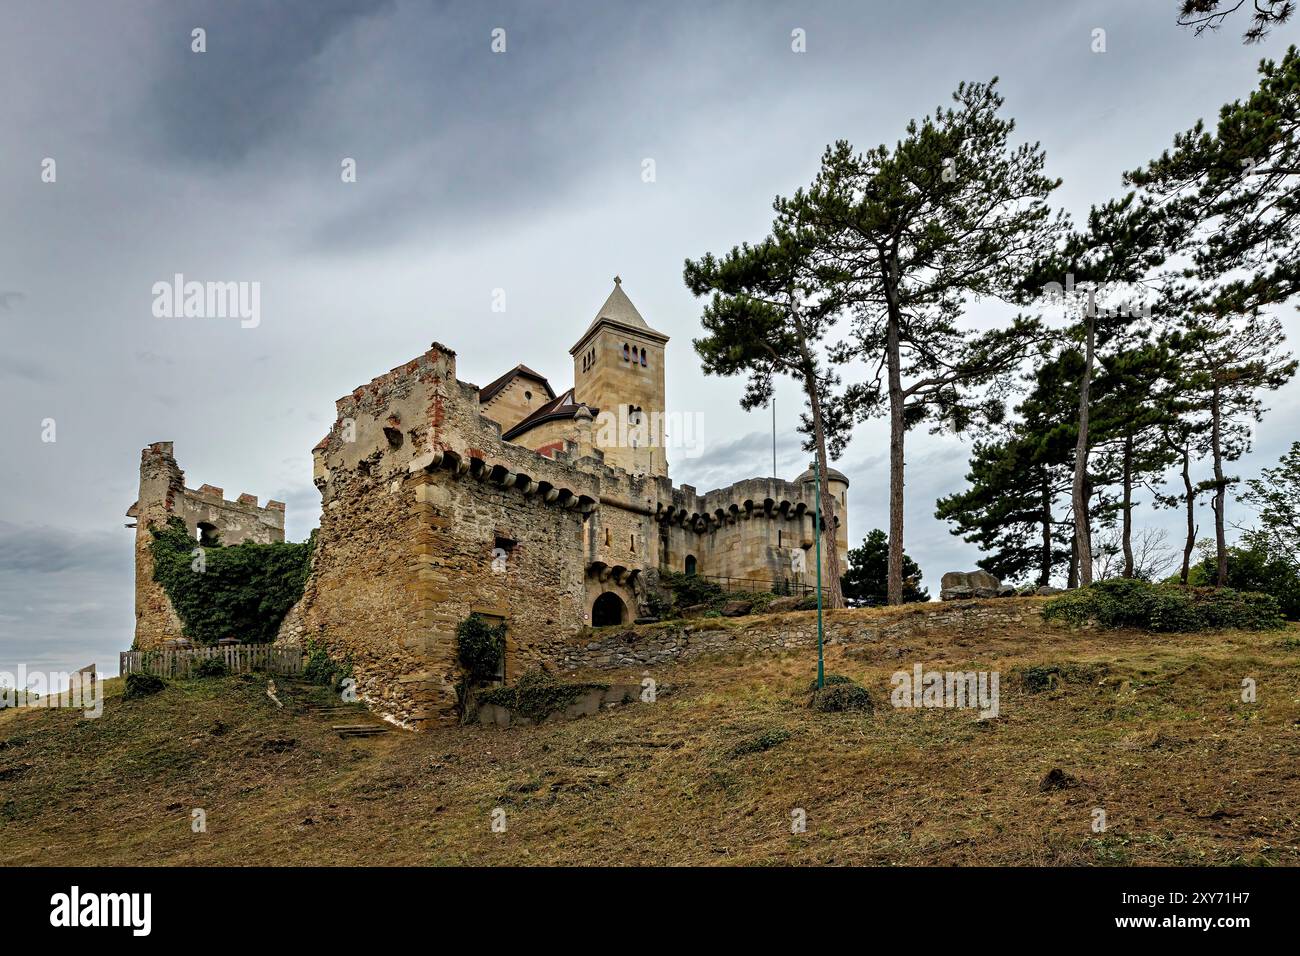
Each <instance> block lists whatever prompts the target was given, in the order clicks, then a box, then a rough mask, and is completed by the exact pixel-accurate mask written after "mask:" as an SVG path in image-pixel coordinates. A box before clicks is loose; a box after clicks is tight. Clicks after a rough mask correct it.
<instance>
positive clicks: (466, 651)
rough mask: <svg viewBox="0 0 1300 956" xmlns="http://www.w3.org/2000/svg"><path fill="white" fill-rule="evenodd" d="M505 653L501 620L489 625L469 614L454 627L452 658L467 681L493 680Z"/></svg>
mask: <svg viewBox="0 0 1300 956" xmlns="http://www.w3.org/2000/svg"><path fill="white" fill-rule="evenodd" d="M505 652H506V625H505V622H504V621H502V622H501V623H500V624H489V623H488V622H487V621H485V620H484V619H483V618H482V617H480V616H479V615H477V614H471V615H470V616H469V617H467V618H465V619H464V620H463V621H461V622H460V623H459V624H457V625H456V657H457V658H458V659H459V660H460V666H461V667H463V668H465V673H466V676H467V677H468V678H469V679H470V680H471V681H476V682H482V681H489V680H493V679H495V678H496V676H497V675H498V674H499V673H500V672H501V659H502V657H503V656H504V654H505Z"/></svg>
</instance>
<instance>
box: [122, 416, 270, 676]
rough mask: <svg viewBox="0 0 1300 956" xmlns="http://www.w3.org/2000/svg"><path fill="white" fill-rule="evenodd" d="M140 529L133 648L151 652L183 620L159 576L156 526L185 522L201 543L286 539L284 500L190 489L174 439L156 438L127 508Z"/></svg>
mask: <svg viewBox="0 0 1300 956" xmlns="http://www.w3.org/2000/svg"><path fill="white" fill-rule="evenodd" d="M127 517H130V518H134V519H135V523H134V525H127V527H128V528H132V527H133V528H134V529H135V638H134V641H133V644H132V647H133V648H134V649H136V650H147V649H150V648H155V647H161V646H162V644H163V642H164V641H166V640H169V639H172V638H177V637H180V636H181V621H180V617H179V616H178V615H177V613H176V609H175V608H174V607H172V602H171V599H170V598H168V597H167V593H166V591H164V590H163V587H162V585H161V584H158V583H157V582H156V581H154V579H153V570H154V564H153V550H152V544H153V533H152V532H153V529H155V528H162V527H164V526H166V524H167V522H168V520H169V519H170V518H172V517H178V518H180V519H181V520H182V521H184V522H185V527H186V529H187V530H188V531H189V534H190V536H191V537H192V538H194V542H195V546H196V547H197V546H198V545H199V543H200V541H201V540H203V539H205V538H206V539H207V540H215V541H219V542H220V543H221V544H223V545H233V544H242V543H243V542H245V541H252V542H255V543H257V544H270V543H273V542H278V541H283V540H284V504H283V502H279V501H268V502H267V503H266V507H258V504H257V498H256V497H255V496H253V495H250V494H241V495H240V496H239V497H238V498H237V499H236V500H234V501H227V500H225V497H224V492H223V491H222V489H220V488H217V487H215V486H213V485H206V484H205V485H203V486H201V487H200V488H198V489H197V490H193V489H190V488H186V487H185V473H184V472H183V471H181V469H180V466H179V465H178V464H177V463H176V458H175V456H174V454H173V445H172V443H171V442H169V441H168V442H154V443H153V444H152V445H149V446H147V447H146V448H144V449H143V450H142V451H141V452H140V490H139V494H138V496H137V498H136V501H135V504H133V505H132V506H131V508H130V509H129V510H128V511H127Z"/></svg>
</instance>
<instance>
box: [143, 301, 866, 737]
mask: <svg viewBox="0 0 1300 956" xmlns="http://www.w3.org/2000/svg"><path fill="white" fill-rule="evenodd" d="M667 343H668V336H666V335H664V334H663V333H662V332H658V331H656V330H655V329H653V328H651V327H650V325H649V324H648V323H647V322H646V321H645V319H644V318H642V316H641V314H640V313H639V312H638V311H637V309H636V307H635V306H634V305H633V304H632V302H631V300H630V299H629V298H628V296H627V294H626V293H625V292H624V291H623V288H622V284H621V281H620V280H619V279H618V278H615V280H614V289H613V291H612V292H611V293H610V294H609V297H608V298H607V299H606V300H605V303H604V305H602V306H601V307H600V309H599V311H598V312H597V313H596V316H595V318H594V319H593V320H592V322H591V324H590V325H589V326H588V327H587V329H586V331H584V332H583V333H582V335H581V336H580V337H579V338H578V340H577V342H576V343H575V344H574V346H573V348H571V349H570V350H569V352H570V355H571V356H572V358H573V386H572V387H571V388H569V389H567V390H566V391H564V392H561V393H558V394H557V393H556V392H555V391H554V389H553V388H552V387H551V385H550V383H549V382H548V381H547V380H546V378H544V377H543V376H542V375H540V374H538V373H537V372H535V371H533V370H532V369H530V368H528V367H527V366H525V365H522V364H521V365H516V366H515V367H514V368H512V369H511V370H510V371H508V372H506V373H505V374H504V375H502V376H501V377H499V378H498V379H496V380H495V381H493V382H491V383H490V384H489V385H487V386H485V387H483V388H479V387H478V386H475V385H471V384H469V383H466V382H462V381H460V380H458V379H457V378H456V354H455V353H454V352H452V351H451V350H450V349H447V348H445V347H444V346H442V345H440V344H437V343H434V344H433V345H432V346H431V348H430V349H429V350H428V351H427V352H425V353H424V354H423V355H420V356H418V357H417V358H415V359H413V360H411V361H410V362H407V363H406V364H405V365H401V366H398V367H397V368H394V369H392V370H391V371H389V372H388V373H386V374H384V375H381V376H379V377H378V378H376V379H374V380H372V381H371V382H369V383H368V384H366V385H363V386H361V387H360V388H357V389H356V390H354V391H353V392H352V393H351V394H349V395H346V396H344V397H343V398H340V399H339V400H338V401H337V402H336V410H337V420H336V421H335V423H334V426H333V427H332V428H331V429H330V432H329V434H328V435H326V436H325V437H324V438H323V439H322V440H321V441H320V443H319V444H317V445H316V447H315V448H314V449H313V452H312V455H313V461H314V480H315V484H316V487H317V488H318V489H319V490H320V493H321V503H322V513H321V524H320V530H319V532H318V534H317V542H316V549H315V551H314V553H313V558H312V568H311V573H310V576H309V578H308V581H307V585H306V588H305V590H304V593H303V597H302V599H301V600H300V601H299V602H298V604H297V605H296V606H295V607H294V608H293V610H292V611H290V613H289V615H288V616H287V617H286V619H285V621H284V623H283V625H282V627H281V629H280V637H279V642H303V641H307V640H315V641H319V642H322V643H323V644H324V645H325V646H326V647H327V648H328V649H329V651H330V653H331V655H333V656H336V657H340V658H342V657H349V658H350V659H351V660H352V663H353V672H354V675H355V676H356V678H357V689H358V691H359V693H360V694H361V695H362V697H363V698H364V699H365V700H366V701H367V702H368V703H369V704H370V705H371V706H372V707H373V708H374V709H376V710H377V711H380V712H381V713H384V714H386V715H388V716H390V717H391V718H393V719H395V720H398V721H399V722H401V723H404V724H407V725H410V726H416V727H418V726H420V725H422V724H424V723H425V722H428V721H434V722H438V721H446V720H450V719H451V718H452V715H453V714H454V709H455V704H456V692H455V682H456V670H457V668H456V649H455V644H456V639H455V629H456V625H457V623H458V622H459V621H460V620H462V619H463V618H464V617H465V616H467V615H468V614H470V613H478V614H480V615H482V616H484V617H487V618H489V619H495V620H501V621H504V622H505V623H506V625H507V646H506V655H505V664H504V673H503V675H502V676H503V677H506V678H507V679H513V678H514V677H515V676H517V675H518V674H520V673H521V672H523V671H524V670H526V669H527V668H529V667H531V666H536V665H538V664H540V663H543V662H545V661H547V660H548V655H547V652H546V647H547V646H549V645H550V644H551V643H552V642H553V641H554V640H555V639H556V638H557V636H562V637H568V638H571V639H573V640H582V639H583V635H584V634H587V633H589V632H587V631H586V630H585V629H586V628H587V627H599V626H606V625H611V624H625V623H630V622H632V621H633V620H634V619H635V618H637V617H639V616H643V615H646V614H648V613H649V608H648V606H647V596H648V594H649V589H651V588H653V587H655V586H656V581H657V578H658V575H659V573H660V572H661V571H662V570H672V571H678V572H683V573H686V574H699V575H705V576H710V577H720V578H729V579H738V580H737V581H736V583H735V584H734V586H735V587H738V588H744V589H751V590H767V589H774V588H776V589H779V588H782V587H783V586H785V585H790V586H795V587H800V586H806V585H807V584H808V583H809V582H811V581H814V580H815V578H816V568H815V563H814V557H813V555H814V554H815V551H814V543H815V541H814V533H815V529H814V505H815V500H814V499H815V493H814V484H813V481H814V476H813V473H812V471H811V470H809V471H806V472H805V473H804V474H802V475H800V476H799V477H798V478H796V479H795V480H794V481H784V480H778V479H775V478H752V479H748V480H745V481H740V482H737V483H736V484H733V485H730V486H728V487H726V488H721V489H718V490H715V491H709V492H707V493H705V494H699V493H698V492H697V491H696V490H695V489H694V488H693V487H691V486H690V485H682V486H680V487H676V486H674V485H673V484H672V482H671V480H670V479H669V477H668V465H669V463H668V452H669V451H670V450H671V449H672V448H674V447H683V445H684V443H685V442H687V441H689V440H691V439H692V437H694V438H698V434H699V430H698V428H695V427H693V422H694V421H695V419H694V418H693V417H691V416H682V415H680V414H670V413H669V412H668V409H667V401H666V396H665V390H664V349H665V346H666V345H667ZM826 479H827V491H828V493H829V495H830V497H831V498H832V499H833V502H834V505H833V508H832V513H831V514H830V515H828V516H826V518H827V520H828V521H830V522H832V523H833V526H834V529H835V534H834V536H835V540H836V548H837V550H838V552H839V554H840V560H841V565H842V566H844V565H845V564H846V561H847V552H848V522H847V504H848V502H847V489H848V479H846V478H845V477H844V475H842V474H840V473H839V472H838V471H835V470H833V469H829V470H828V474H827V475H826ZM128 515H130V516H132V517H134V518H135V519H136V522H135V524H134V525H132V526H129V527H135V529H136V635H135V645H136V647H137V649H146V648H150V647H156V646H159V645H161V643H162V642H163V641H164V640H166V639H168V638H170V637H177V636H179V635H180V623H179V620H178V619H177V616H176V613H175V611H174V610H173V609H172V607H171V605H170V602H169V601H168V598H167V596H166V594H165V593H164V592H163V591H162V588H161V587H160V586H159V585H158V584H157V583H156V582H154V581H153V564H152V554H151V551H150V548H149V543H150V540H151V537H150V528H152V527H159V526H161V524H163V523H165V522H166V520H167V519H168V517H170V516H172V515H177V516H180V517H181V518H183V519H184V520H185V523H186V525H187V527H188V528H189V530H190V532H191V533H192V534H194V536H195V537H196V539H198V540H199V541H200V542H201V541H203V540H219V541H220V542H221V543H222V544H236V543H238V542H240V541H245V540H251V541H258V542H262V541H281V540H283V538H284V505H283V504H281V503H279V502H275V501H271V502H268V503H267V505H266V507H265V508H259V507H258V505H257V499H256V498H254V497H253V496H252V495H247V494H245V495H240V496H239V498H238V499H237V500H236V501H233V502H232V501H226V500H224V497H223V493H222V491H221V489H220V488H213V487H211V486H209V485H204V486H203V487H201V488H200V489H199V490H198V491H191V490H189V489H187V488H185V486H184V475H183V473H182V472H181V470H180V468H179V467H178V466H177V463H176V459H175V458H174V456H173V453H172V444H171V443H170V442H158V443H155V444H153V445H150V446H149V447H148V448H146V449H144V452H143V453H142V459H141V467H140V494H139V498H138V500H137V501H136V503H135V504H134V505H133V506H132V507H131V509H130V511H128ZM826 557H827V556H826V555H823V561H825V560H826Z"/></svg>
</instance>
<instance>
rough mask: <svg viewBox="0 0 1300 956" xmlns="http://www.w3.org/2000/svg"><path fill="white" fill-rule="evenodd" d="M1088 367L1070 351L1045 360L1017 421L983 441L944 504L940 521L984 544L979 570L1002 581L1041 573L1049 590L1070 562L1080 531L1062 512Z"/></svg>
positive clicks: (1032, 378)
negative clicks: (1078, 398)
mask: <svg viewBox="0 0 1300 956" xmlns="http://www.w3.org/2000/svg"><path fill="white" fill-rule="evenodd" d="M1082 364H1083V357H1082V356H1081V355H1080V354H1079V353H1078V352H1077V351H1074V350H1069V349H1067V350H1063V351H1061V352H1059V353H1057V354H1056V355H1052V356H1048V357H1047V358H1046V359H1045V360H1044V361H1042V362H1041V363H1040V364H1039V365H1038V367H1037V368H1036V369H1035V370H1034V371H1033V373H1032V374H1031V376H1030V381H1031V382H1032V388H1031V390H1030V391H1029V393H1028V394H1027V395H1026V396H1025V398H1024V400H1023V401H1022V402H1021V403H1020V404H1019V405H1018V406H1017V407H1016V408H1015V412H1016V415H1017V418H1016V420H1015V421H1013V422H1009V423H1007V424H1005V425H1004V426H1002V427H1001V428H1000V429H998V430H997V431H996V433H995V434H994V436H993V437H992V438H991V439H989V440H985V441H980V442H976V444H975V448H974V451H973V453H972V455H971V460H970V472H969V473H968V474H967V476H966V487H965V489H964V490H963V491H960V492H957V493H955V494H952V495H949V496H947V497H945V498H941V499H940V500H939V501H938V502H937V505H936V512H935V517H937V518H940V519H943V520H947V521H949V522H952V523H953V524H954V525H955V527H954V529H953V533H954V534H960V535H962V536H963V538H964V540H966V541H969V542H971V543H973V544H977V545H979V547H980V550H981V551H982V552H983V553H984V555H985V556H984V557H983V558H981V559H980V560H979V561H978V562H976V563H977V564H978V565H979V566H980V567H981V568H983V569H984V570H985V571H988V572H989V573H990V574H994V575H997V576H998V577H999V578H1002V579H1003V580H1019V579H1022V578H1023V576H1024V575H1026V574H1027V573H1029V572H1030V571H1035V572H1036V573H1037V574H1036V581H1037V583H1038V584H1039V585H1040V586H1044V585H1048V584H1050V583H1051V579H1052V574H1053V572H1054V570H1055V569H1056V568H1057V567H1059V566H1060V565H1061V564H1063V563H1067V562H1069V561H1070V554H1071V552H1070V549H1069V541H1070V536H1072V535H1073V524H1072V522H1071V521H1069V520H1067V519H1066V518H1064V517H1057V515H1056V506H1057V502H1058V501H1059V499H1060V498H1061V496H1062V495H1064V494H1068V492H1069V490H1070V483H1071V476H1072V475H1073V457H1074V444H1075V438H1074V426H1075V422H1074V415H1073V411H1074V409H1073V391H1074V383H1075V382H1076V381H1077V379H1078V371H1079V369H1080V368H1081V367H1082Z"/></svg>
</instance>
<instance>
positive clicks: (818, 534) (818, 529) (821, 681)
mask: <svg viewBox="0 0 1300 956" xmlns="http://www.w3.org/2000/svg"><path fill="white" fill-rule="evenodd" d="M813 474H814V476H815V478H814V480H815V481H816V485H817V504H816V506H815V507H816V511H815V514H816V520H815V521H814V522H813V537H814V538H815V539H816V541H817V689H818V690H820V689H821V688H823V687H825V686H826V663H825V660H824V658H823V657H822V463H821V458H820V456H819V457H818V458H814V459H813Z"/></svg>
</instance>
